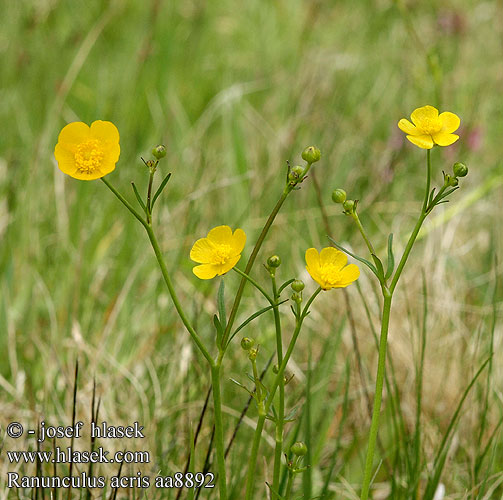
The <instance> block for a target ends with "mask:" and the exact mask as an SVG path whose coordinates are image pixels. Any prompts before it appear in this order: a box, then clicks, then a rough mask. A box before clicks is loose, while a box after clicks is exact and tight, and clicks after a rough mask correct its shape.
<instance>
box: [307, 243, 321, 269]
mask: <svg viewBox="0 0 503 500" xmlns="http://www.w3.org/2000/svg"><path fill="white" fill-rule="evenodd" d="M306 264H307V265H308V267H310V268H311V269H312V270H315V271H316V270H317V269H319V267H320V254H319V253H318V250H316V248H308V249H307V250H306Z"/></svg>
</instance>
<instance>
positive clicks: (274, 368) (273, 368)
mask: <svg viewBox="0 0 503 500" xmlns="http://www.w3.org/2000/svg"><path fill="white" fill-rule="evenodd" d="M272 372H273V373H274V374H276V375H277V374H278V373H279V365H278V363H276V364H275V365H274V366H273V367H272Z"/></svg>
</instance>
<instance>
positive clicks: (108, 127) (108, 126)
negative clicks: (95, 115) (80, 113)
mask: <svg viewBox="0 0 503 500" xmlns="http://www.w3.org/2000/svg"><path fill="white" fill-rule="evenodd" d="M90 130H91V137H92V138H93V139H97V140H98V141H101V142H103V143H112V144H113V143H118V142H119V131H118V130H117V127H116V126H115V125H114V124H113V123H112V122H107V121H103V120H96V121H95V122H93V123H92V124H91V129H90Z"/></svg>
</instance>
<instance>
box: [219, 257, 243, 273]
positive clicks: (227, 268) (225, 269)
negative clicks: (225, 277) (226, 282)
mask: <svg viewBox="0 0 503 500" xmlns="http://www.w3.org/2000/svg"><path fill="white" fill-rule="evenodd" d="M240 258H241V255H236V256H235V257H232V258H231V259H229V260H228V261H227V262H226V263H225V264H222V265H220V266H218V271H217V274H218V275H219V276H221V275H222V274H225V273H227V272H229V271H230V270H231V269H232V268H233V267H234V266H235V265H236V264H237V263H238V262H239V259H240ZM215 267H217V266H215Z"/></svg>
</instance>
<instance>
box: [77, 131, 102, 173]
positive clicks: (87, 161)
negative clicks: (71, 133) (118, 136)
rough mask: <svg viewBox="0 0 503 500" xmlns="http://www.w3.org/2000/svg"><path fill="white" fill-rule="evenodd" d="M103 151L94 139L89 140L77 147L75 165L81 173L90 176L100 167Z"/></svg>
mask: <svg viewBox="0 0 503 500" xmlns="http://www.w3.org/2000/svg"><path fill="white" fill-rule="evenodd" d="M103 156H104V155H103V150H102V149H101V147H100V143H99V142H98V141H97V140H96V139H90V140H88V141H86V142H83V143H82V144H79V145H78V146H77V151H76V152H75V165H76V166H77V170H78V171H79V172H81V173H85V174H92V173H93V172H95V171H96V170H98V169H99V168H100V167H101V162H102V160H103Z"/></svg>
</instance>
